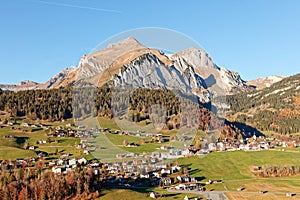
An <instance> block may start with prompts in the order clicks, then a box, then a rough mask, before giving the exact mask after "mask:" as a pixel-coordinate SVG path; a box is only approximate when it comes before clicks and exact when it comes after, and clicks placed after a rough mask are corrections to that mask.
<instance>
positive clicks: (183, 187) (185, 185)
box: [175, 182, 201, 190]
mask: <svg viewBox="0 0 300 200" xmlns="http://www.w3.org/2000/svg"><path fill="white" fill-rule="evenodd" d="M200 186H201V184H200V183H196V182H189V183H180V184H179V185H177V186H175V189H176V190H194V189H197V188H199V187H200Z"/></svg>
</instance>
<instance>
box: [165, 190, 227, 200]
mask: <svg viewBox="0 0 300 200" xmlns="http://www.w3.org/2000/svg"><path fill="white" fill-rule="evenodd" d="M168 192H177V193H189V194H199V195H201V196H204V197H205V198H206V199H207V200H209V199H211V200H228V198H227V197H226V195H225V194H224V191H204V192H203V191H193V190H173V189H168Z"/></svg>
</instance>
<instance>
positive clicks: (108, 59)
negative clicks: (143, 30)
mask: <svg viewBox="0 0 300 200" xmlns="http://www.w3.org/2000/svg"><path fill="white" fill-rule="evenodd" d="M148 54H153V55H155V57H157V58H158V59H159V60H160V61H161V64H162V65H164V68H170V67H172V69H173V70H175V71H176V73H180V74H181V76H182V77H181V78H177V79H176V80H177V82H178V83H179V82H180V84H179V85H182V87H183V85H186V84H188V85H189V87H190V89H189V90H190V91H191V92H192V93H194V94H196V95H199V91H201V92H200V93H203V91H205V93H206V94H209V96H210V97H211V96H214V95H224V94H233V93H236V92H240V91H246V90H248V89H249V88H250V87H249V86H248V85H247V84H246V82H245V81H243V80H242V78H241V77H240V75H239V74H238V73H237V72H233V71H231V70H228V69H225V68H223V67H218V66H217V65H216V64H215V63H214V62H213V60H212V58H211V57H210V56H209V55H208V53H207V52H206V51H205V50H203V49H197V48H188V49H184V50H182V51H180V52H177V53H175V54H172V55H165V54H164V53H163V52H161V51H160V50H157V49H153V48H149V47H146V46H144V45H142V44H141V43H139V42H138V41H137V40H136V39H135V38H133V37H128V38H126V39H124V40H121V41H119V42H116V43H112V44H109V45H108V46H107V48H104V49H101V50H98V51H95V52H92V53H90V54H84V55H83V56H82V58H81V59H80V61H79V63H78V65H77V66H72V67H69V68H65V69H64V70H62V71H61V72H59V73H58V74H56V75H55V76H53V77H52V78H50V79H49V80H48V81H47V82H45V83H39V84H37V85H36V86H35V87H34V88H33V89H51V88H60V87H66V86H69V85H73V84H74V83H75V82H77V81H79V80H84V79H85V80H89V81H90V82H92V83H93V84H94V85H95V86H101V85H103V84H104V83H106V82H107V81H111V80H113V79H114V77H115V76H119V78H121V79H119V80H123V82H124V81H126V78H124V77H122V73H121V71H122V69H123V70H124V69H125V68H128V66H129V65H130V64H131V62H132V61H135V60H138V59H139V58H140V57H143V56H145V55H148ZM149 61H150V60H149ZM149 64H150V62H149ZM135 69H136V70H138V72H139V74H138V75H141V74H143V72H142V71H141V70H139V69H138V68H137V67H136V68H135ZM164 71H165V70H164ZM167 71H168V70H167ZM167 71H165V72H167ZM123 74H124V71H123ZM125 74H126V73H125ZM127 75H128V73H127ZM161 75H162V76H168V73H166V74H161ZM142 76H143V75H141V76H139V77H142ZM144 78H145V77H144ZM152 79H156V80H151V81H150V82H155V81H156V82H157V81H158V82H159V80H160V79H161V77H159V76H155V77H154V76H152ZM113 81H114V80H113ZM114 82H117V81H114ZM148 82H149V81H148ZM164 85H166V84H164ZM144 86H145V85H143V84H140V85H139V87H144ZM184 87H186V86H184ZM0 88H1V86H0ZM15 89H18V90H26V89H32V88H26V87H22V88H14V87H10V90H15ZM180 89H182V90H183V91H184V89H183V88H180Z"/></svg>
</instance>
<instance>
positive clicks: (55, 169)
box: [52, 167, 62, 174]
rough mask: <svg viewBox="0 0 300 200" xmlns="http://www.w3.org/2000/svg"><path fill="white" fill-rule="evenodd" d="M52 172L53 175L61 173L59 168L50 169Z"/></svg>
mask: <svg viewBox="0 0 300 200" xmlns="http://www.w3.org/2000/svg"><path fill="white" fill-rule="evenodd" d="M52 172H53V173H54V174H60V173H61V172H62V170H61V168H60V167H52Z"/></svg>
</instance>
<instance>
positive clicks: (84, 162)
mask: <svg viewBox="0 0 300 200" xmlns="http://www.w3.org/2000/svg"><path fill="white" fill-rule="evenodd" d="M78 163H79V164H81V165H85V164H87V160H86V159H85V158H80V159H79V160H78Z"/></svg>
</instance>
